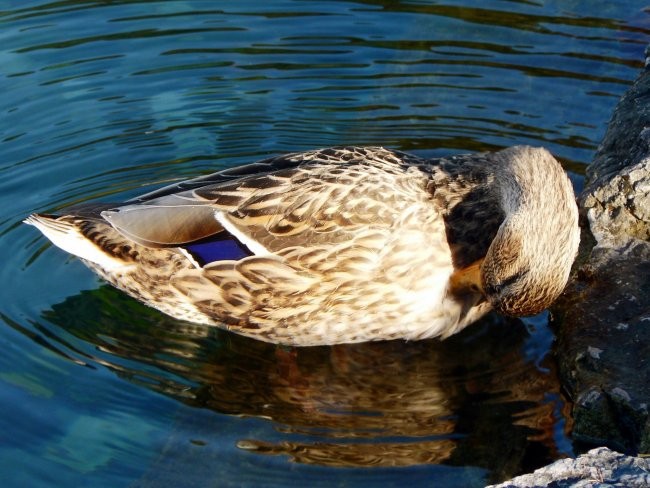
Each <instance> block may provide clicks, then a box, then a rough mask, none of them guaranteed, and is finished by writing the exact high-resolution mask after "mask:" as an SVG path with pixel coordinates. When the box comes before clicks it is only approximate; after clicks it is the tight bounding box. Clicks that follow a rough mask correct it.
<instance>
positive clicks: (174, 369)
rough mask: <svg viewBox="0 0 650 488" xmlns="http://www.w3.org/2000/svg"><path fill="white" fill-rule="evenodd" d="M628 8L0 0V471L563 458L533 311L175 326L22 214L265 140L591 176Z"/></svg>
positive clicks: (410, 476) (614, 94) (146, 471)
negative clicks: (381, 320) (451, 325)
mask: <svg viewBox="0 0 650 488" xmlns="http://www.w3.org/2000/svg"><path fill="white" fill-rule="evenodd" d="M644 8H646V2H642V1H630V0H616V1H614V0H607V1H605V0H596V1H587V0H574V1H542V0H520V1H517V0H511V1H506V0H488V1H478V0H474V1H472V0H460V1H457V2H450V1H449V2H447V3H443V2H424V1H412V2H406V1H401V2H400V1H387V0H383V1H380V0H377V1H370V0H368V1H322V2H314V1H306V0H302V1H301V0H296V1H289V0H286V1H280V0H272V1H268V2H250V1H237V2H225V1H198V0H194V1H192V0H188V1H164V2H163V1H133V0H130V1H127V0H123V1H119V0H118V1H108V0H105V1H102V0H95V1H83V0H76V1H72V0H67V1H65V0H64V1H58V2H51V3H47V2H43V1H24V0H20V1H19V0H4V1H2V2H0V93H1V94H2V96H0V114H1V118H0V143H1V146H0V147H1V148H2V153H1V154H2V157H1V158H0V189H1V191H0V255H1V256H2V257H3V261H4V265H3V266H2V268H1V269H0V280H1V282H2V283H3V284H4V286H3V287H2V295H1V297H2V299H1V300H0V345H1V346H2V354H0V408H1V409H2V410H1V411H2V415H0V483H1V484H2V486H3V487H5V486H6V487H13V486H16V487H19V486H20V487H23V486H99V487H103V486H106V487H116V486H137V487H145V486H174V487H177V486H260V485H264V486H272V485H277V486H285V485H287V484H289V483H293V482H295V481H296V480H300V482H301V483H304V484H308V485H309V486H372V485H377V484H379V483H381V484H382V485H383V486H404V485H405V484H412V485H426V486H470V487H471V486H483V485H484V484H485V483H487V482H491V481H498V480H502V479H505V478H507V477H509V476H512V475H515V474H517V473H520V472H522V471H526V470H531V469H534V468H536V467H538V466H540V465H543V464H545V463H547V462H549V461H551V460H553V459H556V458H558V457H562V456H566V455H570V454H571V453H572V448H571V443H570V439H569V438H568V437H567V434H566V425H567V422H566V420H565V419H564V417H563V415H562V409H563V407H564V403H563V400H562V396H561V394H560V389H559V386H558V385H557V380H556V375H555V371H554V366H553V362H552V357H551V356H550V355H549V350H550V348H551V343H552V339H553V336H552V333H551V332H550V331H549V330H548V327H547V326H546V316H545V315H542V316H539V317H536V318H533V319H530V320H527V321H526V322H521V321H504V320H501V319H499V318H498V317H496V316H490V317H488V319H487V320H485V321H483V322H482V323H480V324H477V325H476V326H474V327H471V328H470V329H468V330H467V331H466V332H465V333H463V334H461V335H460V336H458V337H455V338H452V339H451V340H449V341H445V342H442V343H441V342H438V341H425V342H419V343H402V342H395V343H385V344H366V345H356V346H339V347H331V348H327V347H322V348H308V349H301V350H297V351H295V350H286V349H283V348H276V347H273V346H270V345H267V344H262V343H258V342H256V341H252V340H247V339H243V338H240V337H236V336H233V335H231V334H228V333H225V332H221V331H217V330H215V329H210V328H206V327H201V326H193V325H191V324H186V323H182V322H177V321H174V320H172V319H169V318H167V317H165V316H163V315H161V314H159V313H157V312H155V311H152V310H150V309H148V308H146V307H144V306H142V305H140V304H138V303H136V302H135V301H133V300H131V299H129V298H127V297H125V296H124V295H122V294H121V293H119V292H117V291H115V290H113V289H112V288H110V287H108V286H107V285H105V284H103V283H101V282H100V281H99V280H98V279H97V278H95V277H94V276H93V275H92V274H91V273H90V272H89V271H88V270H86V269H85V268H84V266H83V265H82V264H81V263H80V262H78V261H76V260H75V259H72V258H69V257H68V256H66V255H65V254H64V253H63V252H61V251H59V250H57V249H55V248H53V247H51V246H50V245H48V244H47V242H46V241H45V240H44V239H43V238H42V237H40V236H39V235H38V233H37V232H36V231H35V230H34V229H33V228H30V227H27V226H24V225H22V224H20V221H21V220H22V219H23V218H24V217H25V216H26V215H28V214H29V213H30V212H33V211H40V212H55V211H56V210H58V209H60V208H63V207H65V206H68V205H71V204H75V203H79V202H84V201H92V200H100V199H102V200H113V201H119V200H125V199H128V198H131V197H134V196H136V195H138V194H139V193H142V192H145V191H148V190H151V189H153V188H155V187H157V186H159V185H162V184H165V183H169V182H172V181H177V180H180V179H183V178H187V177H190V176H195V175H199V174H204V173H208V172H211V171H214V170H216V169H219V168H225V167H228V166H232V165H235V164H242V163H246V162H251V161H254V160H256V159H258V158H262V157H265V156H268V155H272V154H278V153H282V152H288V151H297V150H302V149H310V148H315V147H322V146H329V145H344V144H381V145H385V146H389V147H391V148H395V149H402V150H408V151H412V152H415V153H417V154H420V155H423V156H440V155H447V154H452V153H455V152H469V151H480V150H490V149H496V148H501V147H504V146H509V145H513V144H520V143H525V144H533V145H543V146H546V147H548V148H549V149H550V150H551V151H552V152H554V153H555V154H556V155H557V157H558V158H559V159H560V160H561V161H562V162H563V164H564V165H565V168H566V169H567V170H568V171H570V174H571V177H572V180H573V181H574V183H575V186H576V188H577V189H580V187H581V185H582V175H583V173H584V168H585V165H586V164H587V163H588V162H589V161H590V159H591V158H592V156H593V153H594V151H595V149H596V147H597V145H598V143H599V141H600V139H601V137H602V135H603V133H604V130H605V128H606V124H607V121H608V119H609V117H610V115H611V111H612V109H613V107H614V105H615V104H616V102H617V100H618V98H619V97H620V95H622V94H623V93H624V91H625V90H626V88H627V87H628V86H629V84H630V83H631V81H632V80H633V79H634V77H635V76H636V74H637V73H638V72H639V70H640V68H641V66H642V63H641V60H642V58H643V49H644V47H645V44H646V43H647V41H648V34H649V33H650V18H649V16H648V14H647V13H646V12H644V11H643V9H644Z"/></svg>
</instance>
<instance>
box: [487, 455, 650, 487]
mask: <svg viewBox="0 0 650 488" xmlns="http://www.w3.org/2000/svg"><path fill="white" fill-rule="evenodd" d="M545 486H547V487H553V488H564V487H572V488H587V487H589V488H605V487H625V488H647V487H649V486H650V460H648V459H644V458H640V457H630V456H625V455H623V454H620V453H618V452H614V451H610V450H609V449H607V448H606V447H600V448H597V449H592V450H591V451H589V452H588V453H586V454H583V455H582V456H580V457H578V458H577V459H571V458H568V459H560V460H559V461H556V462H554V463H553V464H550V465H548V466H545V467H543V468H540V469H538V470H537V471H535V472H534V473H531V474H525V475H523V476H518V477H516V478H514V479H512V480H510V481H506V482H505V483H501V484H499V485H491V487H490V488H528V487H545Z"/></svg>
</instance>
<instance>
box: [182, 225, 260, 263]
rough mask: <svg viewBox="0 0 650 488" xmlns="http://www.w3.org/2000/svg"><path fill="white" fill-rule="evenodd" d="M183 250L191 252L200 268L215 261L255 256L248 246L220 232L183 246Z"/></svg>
mask: <svg viewBox="0 0 650 488" xmlns="http://www.w3.org/2000/svg"><path fill="white" fill-rule="evenodd" d="M183 249H185V250H186V251H187V252H189V253H190V254H191V255H192V257H193V258H194V259H195V260H196V262H197V263H199V265H200V266H205V265H206V264H210V263H214V262H215V261H229V260H234V261H237V260H239V259H242V258H245V257H247V256H252V255H253V253H252V252H250V251H249V250H248V248H247V247H246V246H244V245H243V244H242V243H241V242H239V241H238V240H237V239H235V238H234V237H232V236H231V235H230V234H228V233H227V232H219V233H218V234H215V235H213V236H210V237H207V238H205V239H201V240H200V241H196V242H192V243H191V244H188V245H186V246H183Z"/></svg>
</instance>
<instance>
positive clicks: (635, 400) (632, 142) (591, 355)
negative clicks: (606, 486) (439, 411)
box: [551, 68, 650, 454]
mask: <svg viewBox="0 0 650 488" xmlns="http://www.w3.org/2000/svg"><path fill="white" fill-rule="evenodd" d="M579 203H580V210H581V214H582V217H583V219H582V220H583V227H584V228H583V239H582V246H581V252H580V256H579V260H578V264H577V265H576V266H575V270H574V271H575V272H574V275H573V279H572V280H571V282H570V284H569V286H568V287H567V289H566V290H565V293H564V294H563V296H562V297H561V298H560V300H558V302H557V303H556V304H555V305H554V306H553V308H552V310H551V312H552V314H551V315H552V321H553V323H554V324H556V326H557V335H558V341H557V344H556V350H555V352H556V354H557V358H558V363H559V366H560V368H559V370H560V378H561V381H562V384H563V386H564V389H565V391H566V392H567V393H568V395H569V397H570V398H571V400H573V407H572V416H573V429H572V436H573V440H574V441H575V442H576V447H578V449H580V448H582V447H583V446H603V445H605V446H609V447H612V448H614V449H617V450H620V451H622V452H626V453H628V454H635V453H639V452H641V453H649V452H650V420H649V415H648V405H650V242H649V241H650V70H648V69H647V68H646V70H644V71H643V72H642V73H641V75H640V76H639V77H638V78H637V80H636V81H635V82H634V84H633V86H632V87H631V88H630V89H629V90H628V92H627V93H626V94H625V95H624V96H623V97H622V98H621V100H620V102H619V104H618V105H617V107H616V109H615V110H614V114H613V116H612V119H611V121H610V123H609V126H608V129H607V133H606V134H605V137H604V138H603V142H602V144H601V145H600V147H599V150H598V152H597V154H596V157H595V158H594V161H593V163H592V164H591V165H590V166H589V168H588V170H587V181H586V185H585V190H584V191H583V193H582V195H580V197H579Z"/></svg>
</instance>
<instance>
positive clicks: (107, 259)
mask: <svg viewBox="0 0 650 488" xmlns="http://www.w3.org/2000/svg"><path fill="white" fill-rule="evenodd" d="M23 222H24V223H25V224H28V225H33V226H34V227H36V228H37V229H38V230H40V231H41V232H42V233H43V235H44V236H45V237H47V238H48V239H49V240H50V241H51V242H52V244H54V245H55V246H57V247H59V248H61V249H63V250H64V251H66V252H68V253H70V254H72V255H74V256H77V257H79V258H81V259H84V260H86V261H90V262H91V263H94V264H96V265H98V266H100V267H101V268H103V269H105V270H111V269H115V268H118V267H124V266H125V265H128V264H130V263H128V262H125V260H124V257H123V256H118V255H116V254H115V253H114V252H113V249H114V247H115V246H113V245H110V243H109V242H108V241H109V240H108V239H106V237H107V236H104V237H103V238H102V235H101V231H102V230H109V229H110V230H112V229H111V228H110V226H108V225H106V224H104V226H103V227H106V229H93V227H96V224H97V222H94V221H93V220H88V219H84V218H83V217H77V216H72V215H64V216H56V215H48V214H32V215H30V216H29V217H27V218H26V219H25V220H23Z"/></svg>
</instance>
